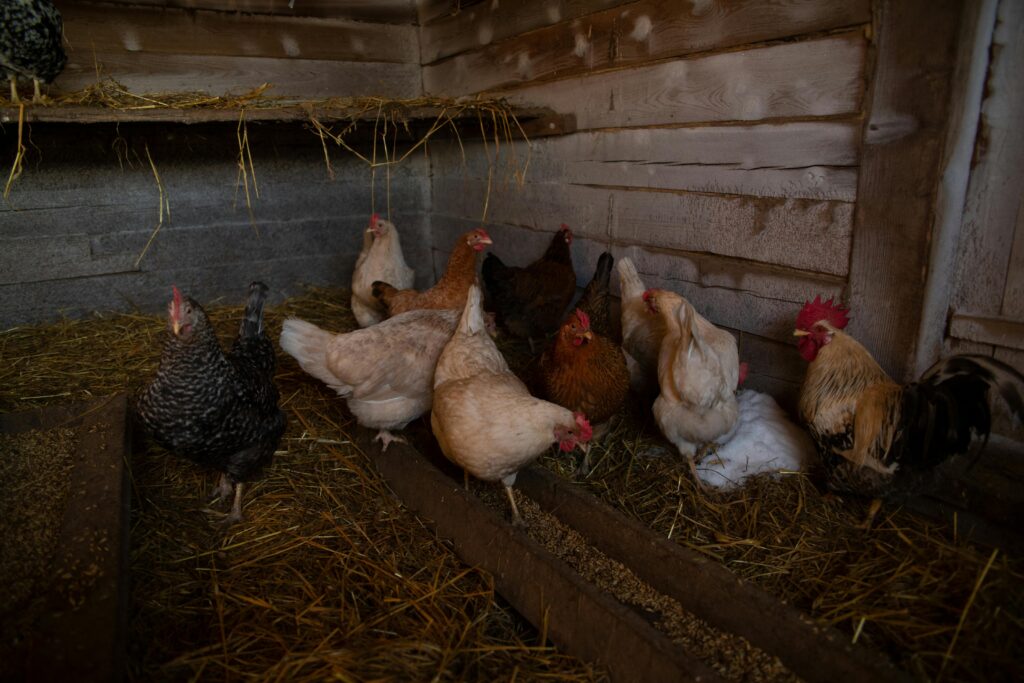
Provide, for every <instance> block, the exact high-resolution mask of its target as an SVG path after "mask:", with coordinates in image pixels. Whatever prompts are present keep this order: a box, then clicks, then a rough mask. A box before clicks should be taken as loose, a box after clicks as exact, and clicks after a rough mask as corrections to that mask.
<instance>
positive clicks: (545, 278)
mask: <svg viewBox="0 0 1024 683" xmlns="http://www.w3.org/2000/svg"><path fill="white" fill-rule="evenodd" d="M570 245H572V230H570V229H569V226H567V225H564V224H563V225H562V228H561V230H559V231H558V232H557V233H555V236H554V237H553V238H552V239H551V244H550V245H548V248H547V251H545V252H544V255H543V256H541V257H540V258H539V259H537V260H536V261H534V262H533V263H531V264H530V265H528V266H525V267H522V268H520V267H517V266H506V265H505V264H504V263H502V261H501V259H500V258H498V257H497V256H496V255H494V254H488V255H487V258H485V259H484V263H483V266H482V268H481V275H482V276H483V281H484V286H485V287H486V288H487V293H488V295H489V296H490V302H491V305H492V306H493V307H494V310H495V313H496V314H497V319H498V324H499V325H500V326H502V327H504V328H505V329H506V330H507V331H508V332H509V334H512V335H514V336H516V337H520V338H525V339H527V340H529V341H530V347H531V348H532V347H533V340H534V339H537V338H543V337H546V336H547V335H549V334H551V333H553V332H554V331H555V330H557V329H558V327H559V326H560V325H561V324H562V320H564V317H565V310H566V308H568V306H569V303H570V302H571V301H572V299H573V297H574V296H575V295H576V271H574V270H573V267H572V254H571V253H570V250H569V247H570Z"/></svg>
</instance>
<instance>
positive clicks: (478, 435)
mask: <svg viewBox="0 0 1024 683" xmlns="http://www.w3.org/2000/svg"><path fill="white" fill-rule="evenodd" d="M430 424H431V427H432V428H433V431H434V436H435V437H436V438H437V441H438V444H440V446H441V450H442V451H443V452H444V454H445V456H446V457H447V458H448V459H449V460H451V461H452V462H454V463H456V464H457V465H459V466H461V467H462V468H463V469H464V470H466V471H468V472H469V473H470V474H472V475H473V476H474V477H476V478H478V479H482V480H484V481H500V482H501V483H502V484H503V485H504V486H505V491H506V493H507V494H508V499H509V502H510V503H511V506H512V519H513V523H515V524H517V525H522V524H523V521H522V518H521V517H520V516H519V510H518V508H517V507H516V501H515V497H514V496H513V494H512V485H513V484H514V483H515V480H516V473H517V472H518V471H519V470H520V469H521V468H523V467H524V466H526V465H527V464H529V463H530V462H531V461H532V460H534V459H535V458H536V457H537V456H539V455H540V454H541V453H542V452H543V451H544V450H545V449H547V448H548V447H550V446H551V445H552V444H556V443H557V444H558V445H559V448H560V449H561V450H562V451H565V452H569V451H572V450H573V448H575V447H576V446H577V445H580V446H581V447H584V448H585V447H586V444H587V443H588V442H589V441H590V437H591V434H592V430H591V427H590V423H589V422H588V421H587V419H586V418H585V417H584V416H583V415H582V414H580V413H576V414H574V413H573V412H572V411H570V410H568V409H566V408H562V407H561V406H557V405H555V404H554V403H549V402H547V401H542V400H541V399H538V398H534V397H533V396H531V395H530V392H529V391H528V390H527V388H526V385H524V384H523V383H522V382H521V381H520V380H519V378H517V377H516V376H515V375H514V374H512V372H511V371H510V370H509V367H508V364H507V363H506V362H505V358H504V357H503V356H502V355H501V352H500V351H499V350H498V347H497V346H495V345H494V341H493V340H492V339H491V337H490V335H488V333H487V330H486V325H485V322H484V315H483V308H482V306H481V301H480V289H479V288H478V287H477V286H475V285H474V286H473V287H471V288H470V293H469V298H468V300H467V301H466V308H465V310H464V311H463V312H462V317H461V319H460V320H459V326H458V328H457V329H456V330H455V334H454V335H453V336H452V339H451V341H450V342H448V345H447V346H445V349H444V351H442V352H441V357H440V359H439V360H438V362H437V371H436V373H435V376H434V409H433V411H432V412H431V414H430Z"/></svg>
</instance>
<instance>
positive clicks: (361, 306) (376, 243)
mask: <svg viewBox="0 0 1024 683" xmlns="http://www.w3.org/2000/svg"><path fill="white" fill-rule="evenodd" d="M415 278H416V273H415V271H413V269H412V268H410V267H409V266H408V265H407V264H406V262H405V256H404V255H403V254H402V241H401V239H399V237H398V228H396V227H395V225H394V223H392V222H391V221H389V220H385V219H384V218H381V217H380V214H376V213H375V214H373V215H372V216H371V217H370V226H369V227H368V228H366V230H365V231H364V232H363V250H362V251H361V252H359V258H358V259H356V267H355V270H353V271H352V313H353V314H354V315H355V316H356V321H357V322H358V323H359V327H369V326H370V325H376V324H377V323H379V322H380V321H381V320H383V319H384V317H385V315H384V307H383V306H381V304H380V302H379V301H377V300H376V299H375V298H374V297H373V293H372V291H373V283H374V282H375V281H377V280H383V281H384V282H390V283H391V284H393V285H394V286H395V287H397V288H398V289H406V288H409V287H412V285H413V281H414V280H415Z"/></svg>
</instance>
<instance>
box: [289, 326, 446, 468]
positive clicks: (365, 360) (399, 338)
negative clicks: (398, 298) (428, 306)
mask: <svg viewBox="0 0 1024 683" xmlns="http://www.w3.org/2000/svg"><path fill="white" fill-rule="evenodd" d="M458 319H459V311H452V310H448V311H445V310H419V311H409V312H408V313H402V314H401V315H396V316H395V317H394V318H389V319H387V320H385V321H384V322H382V323H380V324H377V325H373V326H372V327H368V328H366V329H363V330H356V331H354V332H349V333H347V334H333V333H331V332H327V331H326V330H322V329H320V328H319V327H317V326H316V325H313V324H312V323H308V322H306V321H304V320H299V319H297V318H289V319H287V320H285V321H284V327H283V329H282V331H281V348H282V349H284V351H285V352H286V353H288V354H290V355H292V356H293V357H294V358H295V360H297V361H298V362H299V365H301V366H302V369H303V370H305V371H306V372H308V373H309V374H310V375H312V376H313V377H316V378H317V379H319V380H320V381H321V382H323V383H324V384H326V385H327V386H329V387H331V388H332V389H334V390H335V391H337V392H338V394H340V395H341V396H343V397H344V398H345V399H347V401H348V408H349V410H350V411H352V414H353V415H354V416H355V418H356V420H358V421H359V424H361V425H363V426H364V427H369V428H371V429H378V430H380V432H379V433H378V434H377V438H378V439H379V440H380V441H381V442H382V443H383V444H384V448H387V447H388V444H390V443H391V442H392V441H403V439H402V438H401V437H397V436H395V435H393V434H391V431H390V430H393V429H401V428H403V427H405V425H407V424H408V423H409V422H410V421H412V420H414V419H416V418H417V417H419V416H420V415H422V414H423V413H425V412H427V411H428V410H430V406H431V402H432V400H433V393H434V392H433V383H434V367H435V365H436V364H437V359H438V357H439V356H440V355H441V351H442V349H444V345H445V344H446V343H448V340H449V339H450V338H451V336H452V331H453V330H454V329H455V324H456V323H457V322H458Z"/></svg>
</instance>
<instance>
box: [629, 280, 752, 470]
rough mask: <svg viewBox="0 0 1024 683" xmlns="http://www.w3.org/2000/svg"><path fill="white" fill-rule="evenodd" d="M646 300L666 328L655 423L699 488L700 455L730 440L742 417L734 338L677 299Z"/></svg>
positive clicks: (652, 292) (659, 294)
mask: <svg viewBox="0 0 1024 683" xmlns="http://www.w3.org/2000/svg"><path fill="white" fill-rule="evenodd" d="M643 300H644V301H645V302H646V303H647V306H648V310H649V312H650V315H656V316H659V317H660V318H661V319H662V321H663V322H664V324H665V337H664V339H662V342H661V350H660V352H659V354H658V385H659V386H660V387H661V393H660V394H658V398H657V400H655V402H654V418H655V419H656V420H657V422H658V426H659V427H660V428H661V431H662V433H663V434H664V435H665V436H666V437H667V438H668V440H669V441H671V442H672V443H673V444H674V445H675V447H676V448H678V449H679V452H680V453H681V454H682V455H683V456H684V457H686V459H687V461H688V462H689V465H690V470H691V471H692V472H693V478H694V481H695V482H697V484H698V485H701V481H700V479H699V478H698V476H697V468H696V465H695V464H694V459H695V458H696V457H697V455H698V450H703V447H704V446H706V445H708V444H710V443H712V442H714V441H717V440H719V439H721V440H725V439H727V438H728V437H729V435H730V434H731V431H732V429H733V428H734V427H735V425H736V420H737V418H738V417H739V405H738V403H737V402H736V385H737V383H738V382H739V377H740V369H739V365H740V363H739V353H738V350H737V347H736V339H735V337H733V336H732V334H730V333H729V332H726V331H725V330H720V329H718V328H717V327H715V326H714V325H712V324H711V323H710V322H708V321H707V320H705V319H704V317H702V316H701V315H700V314H699V313H697V311H696V310H695V309H694V308H693V306H692V305H691V304H690V302H689V301H687V300H686V299H684V298H683V297H681V296H679V295H678V294H675V293H673V292H668V291H665V290H662V289H649V290H647V291H646V292H644V294H643Z"/></svg>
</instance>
